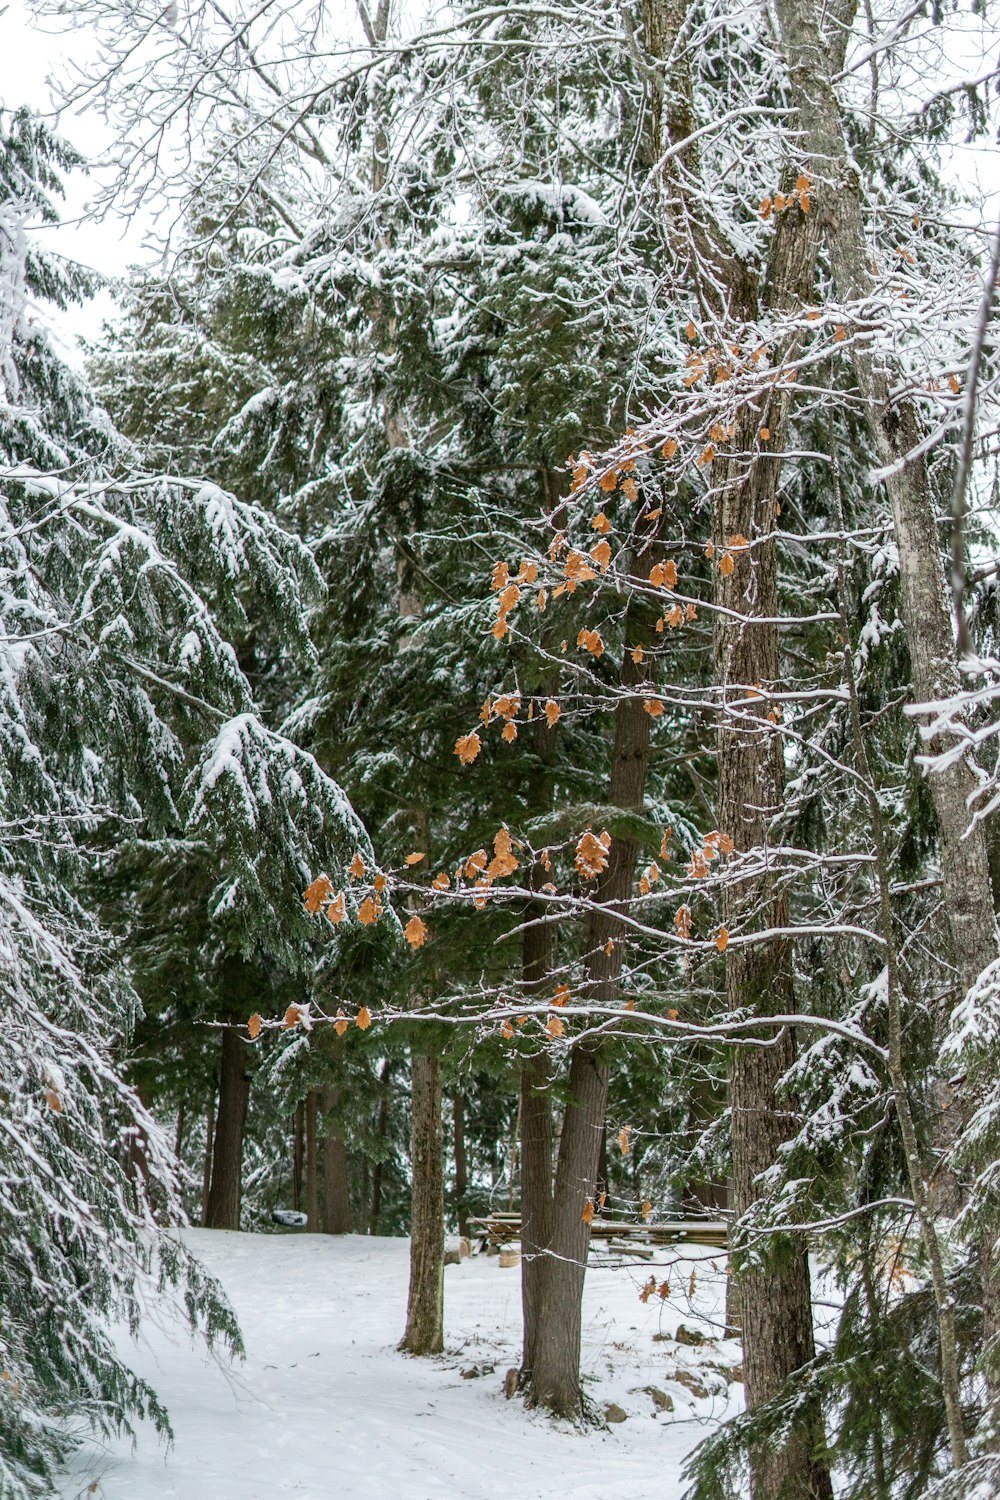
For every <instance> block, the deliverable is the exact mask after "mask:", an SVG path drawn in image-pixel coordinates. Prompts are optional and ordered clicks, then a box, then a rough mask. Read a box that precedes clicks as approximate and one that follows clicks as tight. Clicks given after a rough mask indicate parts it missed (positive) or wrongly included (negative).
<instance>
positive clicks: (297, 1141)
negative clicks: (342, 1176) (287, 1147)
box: [292, 1100, 306, 1210]
mask: <svg viewBox="0 0 1000 1500" xmlns="http://www.w3.org/2000/svg"><path fill="white" fill-rule="evenodd" d="M305 1163H306V1112H305V1105H304V1104H303V1103H302V1101H301V1100H300V1101H299V1103H298V1104H296V1106H295V1115H294V1118H293V1121H292V1207H293V1208H294V1209H296V1210H301V1208H302V1178H303V1172H304V1169H305Z"/></svg>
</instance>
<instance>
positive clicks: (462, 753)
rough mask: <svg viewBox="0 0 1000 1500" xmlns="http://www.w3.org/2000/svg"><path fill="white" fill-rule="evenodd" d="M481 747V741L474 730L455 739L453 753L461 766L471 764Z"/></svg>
mask: <svg viewBox="0 0 1000 1500" xmlns="http://www.w3.org/2000/svg"><path fill="white" fill-rule="evenodd" d="M482 748H483V742H482V740H481V739H480V738H479V736H478V734H476V732H475V730H473V732H472V733H471V734H463V735H462V736H461V737H460V738H459V739H457V740H456V741H455V754H456V755H457V756H458V758H459V760H460V761H461V762H462V765H463V766H471V765H472V762H473V761H474V760H475V758H476V756H477V755H478V754H479V752H480V750H481V749H482Z"/></svg>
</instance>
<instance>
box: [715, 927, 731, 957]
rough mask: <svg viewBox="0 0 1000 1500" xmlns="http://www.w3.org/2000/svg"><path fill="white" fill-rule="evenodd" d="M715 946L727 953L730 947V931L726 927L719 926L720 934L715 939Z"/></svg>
mask: <svg viewBox="0 0 1000 1500" xmlns="http://www.w3.org/2000/svg"><path fill="white" fill-rule="evenodd" d="M715 946H716V947H717V948H718V950H719V952H720V953H725V951H726V949H727V948H728V946H729V933H728V932H727V931H726V929H725V927H720V928H719V936H718V937H717V938H716V940H715Z"/></svg>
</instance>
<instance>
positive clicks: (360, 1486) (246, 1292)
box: [60, 1230, 742, 1500]
mask: <svg viewBox="0 0 1000 1500" xmlns="http://www.w3.org/2000/svg"><path fill="white" fill-rule="evenodd" d="M189 1238H190V1243H191V1244H192V1246H193V1248H194V1249H195V1250H196V1252H197V1253H198V1255H199V1256H200V1257H201V1258H202V1259H203V1261H204V1262H205V1264H206V1265H207V1266H208V1267H209V1268H210V1269H211V1270H212V1271H213V1272H214V1273H215V1274H216V1275H217V1276H218V1277H219V1279H220V1281H221V1282H222V1284H223V1286H224V1287H225V1290H226V1292H227V1294H228V1296H229V1297H230V1299H231V1301H232V1303H233V1305H234V1307H235V1309H236V1313H237V1315H238V1317H239V1320H240V1324H241V1326H242V1329H243V1334H244V1338H245V1340H246V1348H247V1357H246V1360H245V1361H244V1362H243V1363H238V1364H229V1363H227V1362H226V1361H224V1360H220V1359H217V1358H215V1357H213V1356H211V1355H207V1354H206V1352H205V1349H204V1346H203V1345H200V1344H198V1343H192V1341H191V1339H190V1337H189V1336H188V1334H187V1333H186V1331H185V1330H184V1328H183V1326H182V1325H181V1324H179V1323H177V1322H171V1320H170V1319H169V1318H168V1317H165V1316H164V1315H163V1313H162V1311H161V1312H154V1313H153V1314H152V1315H151V1317H150V1320H149V1321H148V1323H147V1325H146V1328H145V1331H144V1334H143V1338H142V1340H141V1342H140V1344H139V1345H138V1346H137V1347H135V1348H134V1349H132V1350H131V1351H130V1355H129V1357H130V1361H131V1363H132V1364H133V1367H134V1368H136V1369H137V1370H139V1371H140V1372H141V1373H142V1374H143V1375H145V1376H146V1377H147V1378H148V1379H149V1380H150V1381H151V1382H152V1384H153V1386H154V1387H155V1389H156V1390H157V1392H158V1393H159V1395H160V1397H161V1398H162V1399H163V1401H164V1402H165V1404H166V1406H167V1408H168V1410H169V1412H170V1418H171V1422H172V1424H173V1427H174V1433H175V1441H174V1444H173V1446H171V1447H169V1448H164V1447H163V1445H162V1444H159V1443H158V1442H157V1439H156V1435H155V1433H153V1431H152V1430H151V1429H150V1430H143V1431H142V1432H141V1433H140V1435H139V1441H138V1443H137V1445H136V1446H135V1448H134V1449H133V1447H132V1445H131V1444H130V1443H129V1442H127V1441H124V1442H121V1443H118V1444H112V1445H110V1446H104V1445H99V1444H96V1443H94V1442H92V1441H87V1442H86V1443H85V1444H84V1445H83V1446H82V1447H81V1449H80V1451H79V1453H78V1454H77V1456H76V1459H75V1461H74V1464H73V1467H72V1470H71V1472H70V1473H68V1474H67V1475H66V1477H65V1482H64V1484H63V1486H62V1488H61V1490H60V1496H61V1500H75V1497H77V1496H80V1497H83V1496H86V1495H87V1494H88V1487H89V1486H90V1485H92V1484H95V1483H96V1488H95V1489H94V1490H92V1491H89V1493H91V1494H95V1495H97V1496H98V1497H103V1500H265V1497H267V1500H272V1497H276V1496H280V1495H296V1496H300V1497H303V1500H328V1497H329V1500H383V1497H384V1500H452V1497H453V1500H496V1497H498V1496H501V1497H503V1500H542V1497H545V1500H654V1497H655V1500H679V1497H680V1495H681V1494H682V1492H683V1490H684V1488H685V1486H684V1483H683V1481H682V1478H681V1471H682V1467H683V1463H684V1459H685V1456H686V1454H687V1453H689V1452H690V1450H691V1449H692V1448H693V1447H695V1445H696V1444H697V1443H698V1442H699V1441H700V1440H701V1438H703V1437H704V1436H705V1435H706V1433H707V1432H708V1431H710V1430H711V1429H712V1428H713V1427H714V1426H715V1425H716V1424H717V1423H718V1422H719V1421H721V1420H722V1419H724V1418H725V1417H726V1416H728V1415H731V1414H732V1413H733V1412H734V1411H736V1410H738V1409H739V1406H740V1405H741V1403H742V1386H741V1385H740V1384H739V1383H738V1381H736V1380H733V1379H732V1375H733V1372H734V1366H735V1365H736V1363H737V1361H738V1360H739V1357H740V1354H739V1346H738V1344H734V1343H732V1342H720V1341H719V1340H718V1334H719V1332H720V1327H719V1318H720V1313H721V1309H722V1305H723V1298H724V1295H725V1260H724V1257H722V1256H720V1255H719V1253H718V1252H715V1251H710V1250H700V1249H697V1248H693V1249H690V1250H688V1249H686V1250H685V1251H684V1253H683V1255H681V1254H679V1253H677V1254H675V1253H673V1252H668V1251H660V1252H658V1258H657V1261H656V1263H655V1264H649V1263H642V1262H638V1261H637V1262H629V1263H628V1264H627V1265H626V1266H620V1265H619V1266H614V1267H612V1266H604V1265H599V1264H596V1263H594V1262H592V1263H591V1266H590V1267H589V1268H588V1273H587V1281H586V1292H585V1306H584V1317H585V1332H584V1352H583V1372H584V1379H585V1388H586V1392H587V1396H588V1398H589V1400H590V1402H591V1403H592V1405H593V1408H594V1409H595V1411H596V1412H598V1413H600V1414H603V1413H604V1412H605V1411H606V1408H607V1407H608V1406H609V1405H610V1404H611V1403H616V1404H617V1405H618V1406H619V1407H620V1408H621V1409H622V1410H623V1411H624V1412H625V1413H626V1414H627V1419H626V1420H625V1421H623V1422H622V1421H619V1422H618V1423H615V1424H613V1425H611V1424H609V1425H608V1427H607V1429H606V1430H604V1429H602V1428H600V1427H597V1428H590V1429H588V1430H586V1431H581V1430H578V1429H576V1428H574V1427H572V1426H571V1425H570V1424H568V1423H557V1422H553V1421H550V1420H548V1419H546V1418H544V1417H542V1416H540V1415H539V1414H537V1413H529V1412H527V1411H526V1410H525V1408H524V1406H523V1404H522V1403H521V1401H519V1400H518V1399H516V1398H515V1399H514V1400H511V1401H507V1400H505V1398H504V1394H503V1389H502V1387H503V1378H504V1374H505V1372H506V1371H507V1369H508V1368H510V1367H511V1366H513V1365H516V1364H517V1363H518V1353H519V1348H520V1338H521V1307H520V1277H519V1272H518V1271H517V1270H514V1269H501V1268H500V1266H499V1264H498V1261H497V1259H496V1257H493V1256H486V1255H475V1256H473V1257H472V1258H471V1259H467V1260H464V1261H462V1262H461V1263H460V1264H459V1265H454V1266H448V1267H447V1268H446V1270H445V1344H446V1352H445V1354H444V1355H443V1356H441V1357H440V1358H437V1359H411V1358H408V1357H406V1356H404V1355H401V1354H399V1353H398V1352H397V1351H396V1347H395V1346H396V1341H397V1340H398V1338H399V1336H400V1334H401V1332H402V1329H403V1322H404V1313H405V1307H406V1287H407V1270H408V1253H409V1242H408V1241H407V1240H404V1239H366V1238H363V1237H362V1236H358V1235H351V1236H347V1237H343V1238H330V1237H327V1236H322V1235H303V1234H280V1235H261V1234H228V1233H223V1232H220V1231H210V1230H192V1231H190V1232H189ZM650 1275H655V1277H656V1279H657V1282H658V1283H662V1282H663V1281H664V1280H665V1279H668V1280H669V1282H670V1295H669V1297H667V1298H666V1299H665V1300H661V1299H660V1297H659V1296H658V1295H653V1296H652V1297H650V1299H649V1300H648V1301H647V1302H646V1303H642V1302H641V1301H640V1300H639V1292H640V1290H641V1288H642V1285H643V1283H644V1282H645V1281H646V1280H647V1279H648V1277H649V1276H650ZM679 1325H683V1326H682V1329H681V1333H682V1340H683V1338H684V1337H685V1336H686V1335H687V1334H689V1333H690V1334H693V1335H694V1337H695V1338H697V1336H698V1335H699V1334H702V1335H704V1336H705V1338H706V1342H705V1343H704V1344H700V1345H699V1344H690V1343H685V1342H678V1341H677V1340H676V1338H675V1334H676V1333H677V1330H678V1326H679ZM469 1372H474V1373H473V1374H470V1373H469ZM647 1388H652V1389H653V1390H655V1391H656V1392H657V1393H659V1394H658V1395H657V1397H656V1398H655V1399H654V1396H653V1395H652V1394H650V1390H649V1389H647ZM656 1401H659V1402H660V1404H661V1405H662V1406H667V1405H668V1402H669V1403H672V1409H670V1410H659V1409H658V1408H657V1405H656Z"/></svg>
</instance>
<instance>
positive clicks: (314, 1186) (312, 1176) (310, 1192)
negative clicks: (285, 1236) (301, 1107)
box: [306, 1089, 320, 1234]
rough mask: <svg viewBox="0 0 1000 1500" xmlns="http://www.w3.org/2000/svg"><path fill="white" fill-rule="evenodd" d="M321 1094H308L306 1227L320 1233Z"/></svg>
mask: <svg viewBox="0 0 1000 1500" xmlns="http://www.w3.org/2000/svg"><path fill="white" fill-rule="evenodd" d="M318 1102H319V1094H318V1092H317V1090H316V1089H310V1090H309V1092H308V1094H307V1095H306V1229H307V1230H308V1231H309V1233H310V1234H319V1229H320V1224H319V1159H318V1158H319V1149H318V1141H317V1131H316V1107H317V1104H318Z"/></svg>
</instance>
